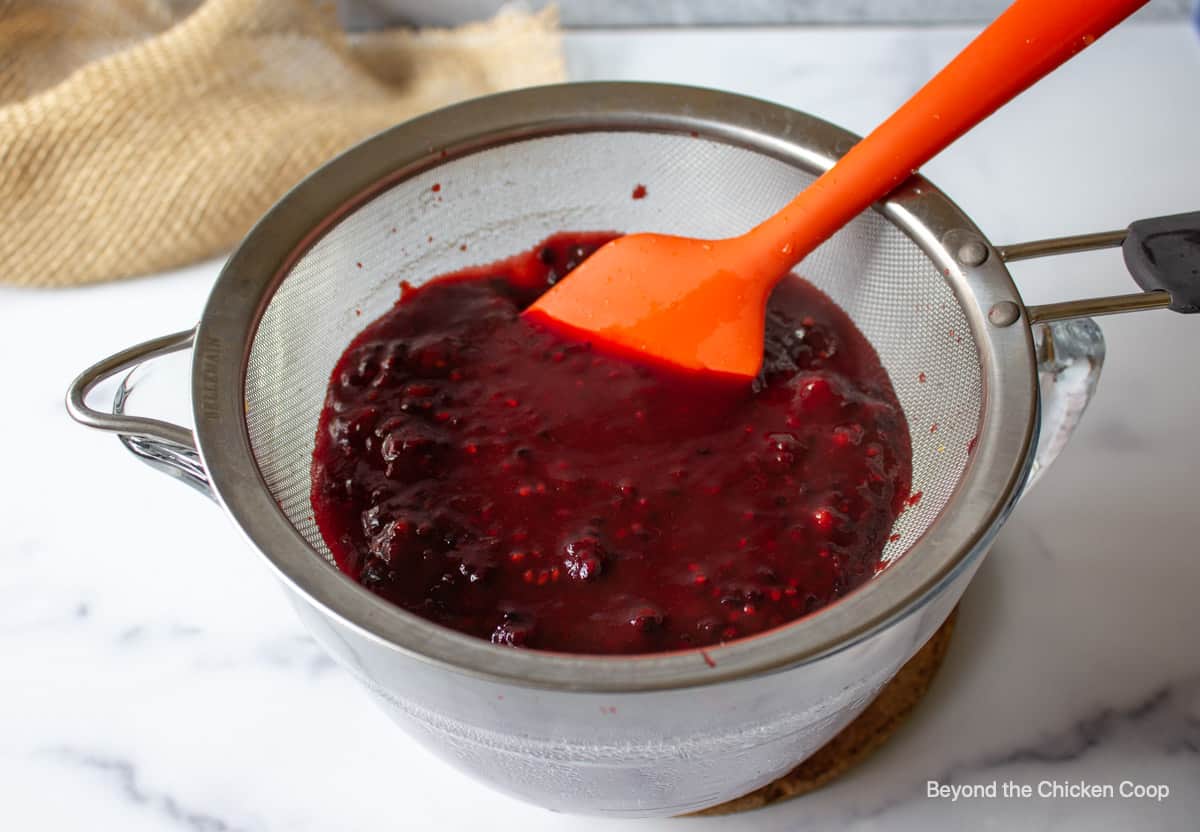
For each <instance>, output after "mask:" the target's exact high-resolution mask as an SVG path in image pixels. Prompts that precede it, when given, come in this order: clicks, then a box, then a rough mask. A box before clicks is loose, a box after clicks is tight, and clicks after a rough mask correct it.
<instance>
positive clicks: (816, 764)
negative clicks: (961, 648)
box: [693, 607, 958, 815]
mask: <svg viewBox="0 0 1200 832" xmlns="http://www.w3.org/2000/svg"><path fill="white" fill-rule="evenodd" d="M957 617H958V608H957V607H955V608H954V610H953V611H952V612H951V613H950V615H949V617H948V618H947V619H946V621H945V623H943V624H942V626H941V627H939V628H938V630H937V632H935V633H934V634H933V637H932V638H930V639H929V641H927V642H925V646H924V647H922V648H921V649H920V650H918V651H917V652H916V654H915V655H914V656H913V657H912V658H911V659H909V660H908V663H907V664H905V665H904V667H902V668H900V672H899V673H897V674H896V676H895V677H894V678H893V679H892V681H890V682H888V683H887V685H886V686H884V688H883V690H882V691H880V693H879V696H877V697H876V698H875V701H873V702H872V703H871V704H870V705H868V706H867V709H866V710H865V711H863V712H862V713H861V714H859V716H858V718H857V719H855V720H854V721H853V722H851V723H850V724H849V725H847V726H846V727H845V728H843V729H842V732H841V733H840V734H838V735H837V736H836V737H834V738H833V739H831V740H830V741H829V742H828V743H826V744H825V745H824V746H822V747H821V750H820V751H818V752H817V753H816V754H814V755H812V756H811V757H809V758H808V759H807V760H805V761H804V762H803V763H801V764H800V765H798V766H796V767H795V768H794V769H792V770H791V771H790V772H788V773H787V774H785V775H784V776H783V777H780V778H779V779H778V780H775V781H773V782H770V783H768V784H767V785H765V786H763V787H762V788H759V789H756V790H754V791H752V792H750V793H749V794H747V795H743V796H742V797H738V798H735V799H733V800H730V801H728V802H726V803H722V804H720V805H719V806H713V807H711V808H709V809H703V810H701V811H699V812H695V813H693V814H694V815H728V814H732V813H734V812H746V811H749V810H751V809H760V808H762V807H763V806H766V805H768V804H771V803H777V802H779V801H781V800H788V799H790V798H793V797H799V796H800V795H804V794H808V793H809V792H813V791H816V790H817V789H819V788H821V787H822V786H824V785H826V784H828V783H829V782H831V781H833V780H836V779H837V778H839V777H841V776H842V775H843V774H845V773H846V772H847V771H849V770H850V769H852V768H854V767H855V766H857V765H858V764H859V763H861V762H862V761H863V760H865V759H866V758H867V757H869V756H870V755H871V754H872V752H874V751H875V750H876V749H877V748H879V747H880V746H881V745H883V744H884V743H885V742H887V741H888V740H889V739H890V738H891V736H892V734H894V733H896V729H897V728H899V727H900V725H901V723H903V722H904V720H905V719H907V718H908V715H909V714H910V713H912V711H913V709H914V708H916V706H917V704H918V703H919V702H920V701H921V699H922V698H924V696H925V694H926V692H927V691H928V690H929V686H930V684H931V683H932V682H933V677H934V676H936V675H937V672H938V668H939V667H941V666H942V659H944V658H945V657H946V650H947V648H949V646H950V637H951V636H952V635H953V634H954V621H955V619H956V618H957Z"/></svg>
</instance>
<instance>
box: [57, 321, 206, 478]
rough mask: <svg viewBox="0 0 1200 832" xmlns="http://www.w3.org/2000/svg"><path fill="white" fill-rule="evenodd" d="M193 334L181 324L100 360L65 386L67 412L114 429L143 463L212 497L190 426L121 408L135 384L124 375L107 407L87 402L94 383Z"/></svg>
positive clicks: (186, 343)
mask: <svg viewBox="0 0 1200 832" xmlns="http://www.w3.org/2000/svg"><path fill="white" fill-rule="evenodd" d="M194 337H195V330H194V329H185V330H183V331H182V332H176V333H173V334H171V335H163V336H160V337H158V338H152V339H151V340H149V341H144V342H143V343H141V344H137V345H135V346H132V347H129V348H128V349H124V350H121V351H120V352H118V353H116V354H115V355H111V356H109V357H108V358H105V359H103V360H102V361H98V362H97V363H95V364H93V365H92V366H91V367H88V368H87V369H86V370H84V371H83V372H82V373H80V374H79V375H78V376H77V377H76V378H75V380H74V381H72V382H71V386H70V387H69V388H68V389H67V413H69V414H70V416H71V418H72V419H74V420H75V421H76V422H79V423H80V424H81V425H86V426H87V427H90V428H95V429H96V430H103V431H108V432H110V433H116V434H117V435H118V436H119V437H120V439H121V442H122V443H123V444H124V445H125V447H126V448H128V449H129V450H130V451H131V452H132V453H133V454H135V455H136V456H138V457H139V458H141V459H142V461H143V462H146V463H147V464H148V465H151V466H152V467H154V468H157V469H159V470H160V471H163V472H165V473H167V474H169V475H171V476H172V477H174V478H176V479H178V480H181V481H182V482H185V483H187V484H188V485H190V486H192V487H193V488H195V489H196V490H198V491H200V492H201V493H203V494H205V495H207V496H209V497H212V496H213V492H212V488H211V486H210V485H209V481H208V476H207V474H206V473H205V471H204V465H203V463H202V462H201V460H200V453H199V451H198V450H197V449H196V439H195V437H194V436H193V434H192V432H191V431H190V430H188V429H187V428H185V427H182V426H180V425H175V424H172V423H170V422H164V421H163V420H161V419H151V418H148V417H145V416H130V415H129V414H127V413H125V402H126V400H127V399H128V397H129V393H130V391H131V390H132V389H133V385H132V383H131V381H130V378H129V376H128V375H127V376H126V378H125V379H124V380H123V381H122V383H121V385H120V387H119V388H118V389H117V393H116V396H115V397H114V399H113V409H112V411H111V412H108V413H106V412H104V411H100V410H95V409H94V408H92V407H89V406H88V404H87V396H88V394H89V393H90V392H91V391H92V390H93V389H94V388H95V387H96V385H98V384H100V383H101V382H103V381H105V380H106V379H109V378H112V377H113V376H115V375H117V374H118V373H121V372H124V371H126V370H134V369H136V368H137V367H139V366H140V365H142V364H143V363H145V362H146V361H149V360H150V359H152V358H157V357H159V356H162V355H168V354H170V353H174V352H179V351H180V350H185V349H189V348H190V347H191V346H192V341H193V339H194Z"/></svg>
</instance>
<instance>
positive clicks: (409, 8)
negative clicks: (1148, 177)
mask: <svg viewBox="0 0 1200 832" xmlns="http://www.w3.org/2000/svg"><path fill="white" fill-rule="evenodd" d="M1051 2H1053V0H1051ZM1008 4H1009V0H739V2H736V3H730V2H727V0H604V2H597V0H558V2H557V3H556V4H555V5H557V6H558V8H559V13H560V15H561V20H562V23H563V25H564V26H571V27H590V26H767V25H779V24H822V23H830V24H856V23H861V24H879V25H886V24H913V25H938V24H950V23H986V22H988V21H990V20H992V19H993V18H994V17H996V16H997V15H998V14H1000V12H1001V11H1003V10H1004V8H1005V7H1007V6H1008ZM504 5H506V4H505V3H504V2H502V1H501V0H440V2H428V0H340V2H339V3H338V8H339V12H340V14H341V16H342V21H343V23H344V24H345V25H346V27H347V28H348V29H370V28H374V27H376V26H381V25H389V24H392V25H394V24H396V23H410V24H414V25H417V26H452V25H455V24H458V23H464V22H466V21H468V20H478V19H479V18H483V17H489V16H491V15H492V14H494V13H495V12H496V11H497V10H498V9H500V8H501V7H502V6H504ZM524 5H526V6H528V7H530V8H533V9H540V8H543V7H544V6H547V5H549V3H547V2H530V3H526V4H524ZM1191 8H1192V0H1153V2H1151V3H1150V5H1149V6H1148V7H1147V8H1146V9H1145V10H1144V11H1142V12H1140V13H1139V14H1140V16H1141V18H1142V19H1143V20H1172V19H1175V20H1177V19H1180V18H1185V17H1187V16H1188V14H1189V13H1190V10H1191Z"/></svg>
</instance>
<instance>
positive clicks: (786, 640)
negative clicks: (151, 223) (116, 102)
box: [192, 82, 1038, 692]
mask: <svg viewBox="0 0 1200 832" xmlns="http://www.w3.org/2000/svg"><path fill="white" fill-rule="evenodd" d="M629 130H633V131H643V132H644V131H658V132H672V133H679V134H684V135H687V134H691V135H693V136H696V135H698V136H700V137H702V138H705V139H709V140H714V141H720V142H725V143H729V144H733V145H737V146H741V147H746V148H749V149H752V150H755V151H757V152H760V153H765V154H767V155H770V156H772V157H774V158H776V159H779V160H781V161H784V162H786V163H788V164H791V165H794V166H796V167H799V168H801V169H803V170H806V171H808V172H810V173H815V174H819V173H820V172H822V171H824V170H826V169H827V168H829V167H831V166H832V165H833V163H834V162H835V160H836V159H837V157H838V156H839V155H841V154H843V153H845V152H846V151H847V150H849V148H850V147H851V146H853V144H854V142H855V141H857V138H858V137H856V136H855V135H854V134H852V133H850V132H848V131H846V130H843V129H842V128H840V127H837V126H835V125H832V124H829V123H828V122H825V121H822V120H820V119H817V118H815V117H813V116H810V115H808V114H806V113H802V112H799V111H796V110H791V109H788V108H786V107H783V106H781V105H778V104H773V103H770V102H767V101H762V100H759V99H754V98H749V97H745V96H741V95H735V94H732V93H726V92H720V91H716V90H710V89H703V88H698V87H687V86H677V85H671V84H656V83H630V82H590V83H571V84H558V85H552V86H545V87H535V88H530V89H523V90H519V91H515V92H507V93H499V94H496V95H492V96H488V97H485V98H478V99H474V100H471V101H467V102H464V103H461V104H456V105H453V106H450V107H447V108H445V109H442V110H438V111H435V112H432V113H429V114H427V115H424V116H420V117H418V118H415V119H413V120H411V121H408V122H405V123H403V124H400V125H397V126H395V127H392V128H390V129H387V130H385V131H383V132H382V133H379V134H377V135H375V136H373V137H371V138H369V139H367V140H365V141H363V142H362V143H360V144H358V145H356V146H355V147H352V148H351V149H349V150H347V151H345V152H344V153H342V154H341V155H339V156H337V157H336V158H334V159H333V160H332V161H330V162H328V163H326V164H325V165H324V166H322V167H321V168H319V169H317V170H316V171H315V172H313V173H312V174H310V175H309V176H308V177H306V178H305V179H304V180H303V181H301V182H300V183H299V184H298V185H296V186H295V187H294V188H293V189H292V190H291V191H290V192H288V193H287V194H286V195H285V196H284V197H283V198H282V199H280V201H279V202H278V203H276V204H275V205H274V206H273V207H272V208H271V209H270V210H269V211H268V212H267V213H266V214H265V215H264V216H263V217H262V219H261V220H259V222H258V223H257V224H256V225H255V226H254V227H253V228H252V229H251V231H250V232H249V233H248V234H247V235H246V237H245V238H244V239H243V240H242V242H241V243H240V244H239V246H238V247H237V249H236V250H235V251H234V252H233V254H232V255H231V257H230V258H229V260H228V261H227V263H226V265H225V267H224V268H223V269H222V271H221V274H220V276H219V277H218V278H217V281H216V283H215V284H214V286H213V289H212V292H211V294H210V295H209V299H208V302H207V304H206V306H205V309H204V312H203V315H202V317H201V320H200V323H199V326H198V327H197V330H196V337H195V345H194V350H195V351H194V355H193V369H192V402H193V410H194V416H195V425H196V430H195V435H196V441H197V446H198V448H199V452H200V455H201V458H202V460H203V464H204V467H205V469H206V470H207V472H208V476H209V478H210V481H211V484H212V488H213V491H214V492H215V494H216V496H217V499H218V501H219V502H220V503H221V505H222V506H223V507H224V509H225V511H226V512H227V513H228V514H229V515H230V516H231V517H232V518H233V520H234V522H235V524H236V525H237V526H238V528H239V529H240V530H241V532H242V533H243V534H244V535H245V536H246V537H247V538H248V540H249V541H250V542H251V544H253V546H254V547H255V548H256V549H258V550H259V551H260V552H261V553H262V554H263V555H264V556H265V557H266V559H267V561H268V562H269V563H270V564H271V565H272V566H273V568H274V569H275V571H276V572H277V573H278V574H279V576H280V577H281V578H282V579H283V580H284V582H285V583H286V584H288V585H289V586H291V587H292V588H293V589H295V590H296V592H297V593H298V595H299V596H300V597H302V598H303V599H304V600H305V601H306V602H307V603H310V604H313V605H315V606H316V607H318V608H320V609H321V610H323V611H324V612H325V613H326V614H328V615H331V616H334V617H336V618H338V619H339V620H341V621H342V622H344V623H345V624H346V625H348V626H351V627H354V628H355V629H357V630H359V631H361V632H362V633H364V634H366V635H367V636H368V637H370V638H372V639H374V640H376V641H378V642H380V643H383V644H387V645H390V646H391V647H392V648H393V649H395V650H397V651H400V652H402V653H405V654H408V655H410V656H413V657H417V658H419V659H422V660H425V661H429V662H432V663H435V664H438V665H441V666H443V667H445V668H446V669H450V670H454V671H456V672H460V673H466V674H471V675H474V676H479V677H485V678H490V679H492V680H495V681H502V682H505V683H509V684H512V683H516V684H521V685H527V686H535V687H545V688H552V689H560V690H571V691H604V692H621V691H647V690H658V689H667V688H682V687H690V686H696V685H704V684H711V683H716V682H724V681H728V680H732V679H738V678H744V677H747V676H752V675H755V674H761V673H767V672H773V671H778V670H782V669H785V668H788V667H793V666H796V665H799V664H803V663H806V662H811V661H815V660H816V659H819V658H821V657H824V656H827V655H830V654H832V653H835V652H837V651H839V650H842V649H845V648H847V647H849V646H851V645H853V644H855V643H857V642H859V641H861V640H863V639H865V638H867V637H869V636H871V635H872V634H874V633H876V632H878V631H879V630H881V629H884V628H886V627H888V626H889V625H890V624H892V623H894V622H895V621H896V620H898V619H899V618H901V617H903V616H905V615H908V614H910V613H912V612H914V611H915V610H916V609H918V608H919V607H920V606H921V605H922V604H923V603H924V602H925V601H926V600H928V599H929V598H931V597H933V596H934V595H935V594H937V593H938V592H939V590H940V589H941V588H942V587H943V586H944V585H945V584H946V583H947V582H948V581H950V580H951V579H952V578H953V577H954V576H955V575H956V574H957V573H958V571H959V570H961V569H963V568H966V566H968V565H969V564H970V563H971V562H973V560H974V559H975V558H976V557H978V556H979V555H980V554H982V552H983V551H985V550H986V548H987V545H988V544H989V543H990V541H991V539H992V537H993V536H994V534H995V532H996V531H997V530H998V528H999V525H1000V524H1001V523H1002V522H1003V520H1004V519H1005V517H1006V516H1007V514H1008V511H1009V510H1010V509H1011V507H1012V505H1013V504H1014V503H1015V500H1016V497H1017V496H1018V494H1019V491H1020V486H1021V484H1022V483H1023V482H1024V478H1025V476H1026V473H1027V471H1028V468H1029V465H1030V463H1031V461H1032V458H1033V449H1034V426H1035V424H1036V412H1037V402H1038V393H1037V385H1036V371H1035V354H1034V348H1033V341H1032V337H1031V333H1030V329H1029V326H1028V325H1027V323H1026V322H1024V321H1022V322H1021V324H1022V325H1020V326H996V325H992V324H990V323H989V322H988V317H987V310H988V309H990V308H991V307H992V306H993V305H994V304H995V303H998V302H1001V301H1010V302H1012V303H1015V304H1016V305H1017V308H1018V309H1020V310H1021V311H1022V317H1024V305H1023V303H1022V302H1021V298H1020V295H1019V293H1018V291H1017V288H1016V286H1015V285H1014V283H1013V281H1012V278H1011V275H1010V274H1009V272H1008V270H1007V268H1006V267H1005V265H1004V263H1003V262H1002V259H1001V257H1000V256H999V255H998V254H997V253H996V251H995V249H994V248H993V247H992V246H991V244H990V243H989V242H988V241H987V240H986V238H985V237H984V236H983V234H981V233H980V232H979V230H978V229H977V228H976V227H975V226H974V224H973V223H972V222H971V221H970V220H969V219H968V218H967V216H966V215H965V214H964V213H963V212H962V211H961V210H960V209H959V208H958V207H957V206H956V205H955V204H954V203H953V202H951V201H950V199H949V198H948V197H946V196H945V195H944V194H943V193H942V192H941V191H939V190H938V189H937V188H935V187H934V186H933V185H932V184H930V183H929V182H928V181H926V180H925V179H923V178H921V177H919V176H914V177H913V178H912V179H911V180H909V181H908V182H907V183H905V184H903V185H902V186H900V188H899V189H898V190H897V191H895V192H894V193H893V194H892V195H891V196H890V197H889V198H888V199H887V200H886V201H884V202H883V203H881V204H877V205H876V206H874V209H873V210H876V211H878V212H880V213H882V214H883V215H884V216H885V217H887V218H888V219H889V220H890V221H891V222H892V223H894V224H895V225H897V226H899V227H901V228H902V229H903V230H904V231H905V232H906V233H907V234H908V235H909V236H910V238H912V239H913V240H914V241H915V242H916V243H917V244H918V245H919V246H920V247H921V249H922V250H923V251H924V252H925V253H926V255H927V256H928V257H929V258H930V259H931V260H932V261H933V262H934V263H935V264H936V265H937V266H938V267H939V268H940V269H942V270H943V272H944V274H945V275H946V279H947V281H948V282H949V283H950V284H951V287H952V289H953V290H954V292H955V294H956V296H957V297H958V299H959V302H960V303H961V305H962V307H963V310H964V314H965V315H966V317H967V319H968V322H969V325H970V328H971V333H972V337H973V338H974V339H975V342H976V344H977V346H978V349H979V359H980V364H981V366H982V368H983V376H984V379H983V381H984V395H983V403H982V409H981V411H982V412H981V414H980V429H979V435H978V441H977V444H976V447H975V450H974V452H973V453H972V455H971V459H970V460H969V461H968V463H967V468H966V470H965V471H964V473H963V477H962V479H961V480H960V482H959V484H958V486H957V488H956V489H955V491H954V493H953V494H952V495H951V497H950V499H949V501H948V502H947V504H946V507H945V508H944V509H943V510H942V512H941V513H940V514H939V515H938V517H937V518H935V520H934V521H933V523H932V524H931V525H930V526H929V528H928V529H927V530H926V531H925V533H924V534H923V535H922V536H921V537H920V538H919V539H918V540H917V541H916V542H915V543H914V544H913V545H912V547H911V548H910V549H909V550H908V551H907V552H906V553H905V554H904V555H903V556H901V557H900V558H898V559H897V560H896V561H895V562H894V563H892V564H891V565H889V566H888V568H887V569H885V570H883V571H882V572H881V573H880V574H878V575H877V576H875V577H873V578H872V579H871V580H869V581H867V582H866V583H865V584H863V585H862V586H861V587H859V588H858V589H856V590H855V591H854V592H852V593H850V594H849V595H847V596H845V597H844V598H842V599H839V600H838V601H837V602H835V603H833V604H831V605H829V606H827V607H824V608H822V609H821V610H819V611H818V612H816V613H814V614H812V615H809V616H807V617H805V618H801V619H798V620H796V621H794V622H791V623H789V624H786V625H783V626H781V627H778V628H776V629H773V630H769V631H766V632H763V633H760V634H757V635H754V636H750V637H747V638H744V639H739V640H737V641H733V642H729V643H726V644H723V645H718V646H712V647H708V648H705V649H698V648H697V649H690V650H684V651H676V652H671V653H654V654H642V655H628V656H602V655H579V654H564V653H554V652H549V651H539V650H514V649H512V648H508V647H501V646H497V645H493V644H491V643H489V642H487V641H484V640H482V639H479V638H475V637H473V636H468V635H466V634H463V633H459V632H456V631H453V630H450V629H448V628H445V627H442V626H441V625H438V624H434V623H432V622H430V621H427V620H425V619H423V618H420V617H418V616H416V615H414V614H412V613H409V612H407V611H405V610H403V609H401V608H399V607H397V606H394V605H392V604H391V603H389V602H387V601H385V600H383V599H382V598H379V597H378V596H376V595H374V594H372V593H370V592H368V591H367V590H366V589H364V588H363V587H361V586H359V585H358V584H357V583H355V582H354V581H352V580H350V579H349V578H348V577H346V576H345V575H343V574H342V573H341V572H339V571H338V570H337V569H336V568H335V567H333V566H331V565H330V564H329V563H328V562H327V561H326V560H325V559H324V558H323V557H321V555H320V554H318V553H317V552H316V551H315V550H314V549H313V548H312V547H311V546H310V545H309V544H308V542H307V541H305V539H304V538H303V537H302V536H301V535H300V533H299V532H298V531H297V530H296V529H295V528H294V527H293V526H292V524H291V523H290V521H289V520H288V519H287V517H286V516H285V515H284V513H283V511H282V510H281V509H280V507H279V505H278V504H277V503H276V501H275V499H274V497H273V496H272V494H271V492H270V491H269V490H268V487H267V485H266V483H265V482H264V480H263V478H262V476H261V474H260V473H259V470H258V467H257V465H256V463H255V461H254V456H253V453H252V451H251V445H250V439H249V435H248V432H247V429H246V423H245V405H244V399H243V392H242V391H243V389H244V384H245V377H246V367H247V363H248V359H249V353H250V348H251V345H252V343H253V339H254V335H255V332H256V329H257V325H258V322H259V320H260V318H261V316H262V313H263V311H264V310H265V308H266V305H267V303H268V301H269V300H270V298H271V296H272V294H273V293H274V290H275V288H276V287H277V286H278V285H279V284H280V283H281V281H282V280H283V279H284V277H285V276H286V275H287V273H288V272H289V271H290V269H291V267H292V266H293V265H294V264H295V263H296V262H297V260H298V259H299V258H300V257H301V256H302V255H303V253H304V252H305V251H307V250H308V248H309V247H310V246H311V245H312V244H313V243H315V242H316V240H318V239H319V238H320V237H321V236H323V234H324V233H325V232H326V231H328V230H329V229H330V228H332V227H333V226H334V225H335V224H336V223H337V222H338V221H339V220H340V219H342V218H343V217H345V216H346V215H347V214H348V213H350V212H352V211H353V210H355V209H356V208H357V207H359V206H361V205H362V204H364V203H365V202H367V201H369V200H370V199H371V198H373V197H374V196H376V195H377V194H379V193H381V192H382V191H383V190H386V189H387V188H388V187H391V186H392V185H394V184H396V183H398V182H399V181H402V180H403V179H406V178H408V177H410V176H412V175H415V174H417V173H420V172H422V171H425V170H428V169H430V168H433V167H436V166H437V165H439V164H441V163H443V162H445V161H449V160H453V159H457V158H461V157H463V156H467V155H470V154H471V153H474V152H478V151H480V150H484V149H487V148H489V147H493V146H496V145H499V144H505V143H509V142H513V141H522V140H525V139H531V138H539V137H544V136H550V135H556V134H562V133H571V132H580V131H605V132H612V131H629ZM964 239H972V240H978V241H980V242H982V243H983V244H984V245H985V246H986V247H987V250H988V252H989V254H990V256H988V257H986V259H984V260H983V262H982V263H980V264H979V265H973V266H968V265H964V264H962V263H960V262H958V260H956V259H955V256H954V252H953V251H951V250H950V249H951V248H952V247H953V248H954V249H955V250H957V249H958V247H959V246H960V245H961V241H962V240H964Z"/></svg>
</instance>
